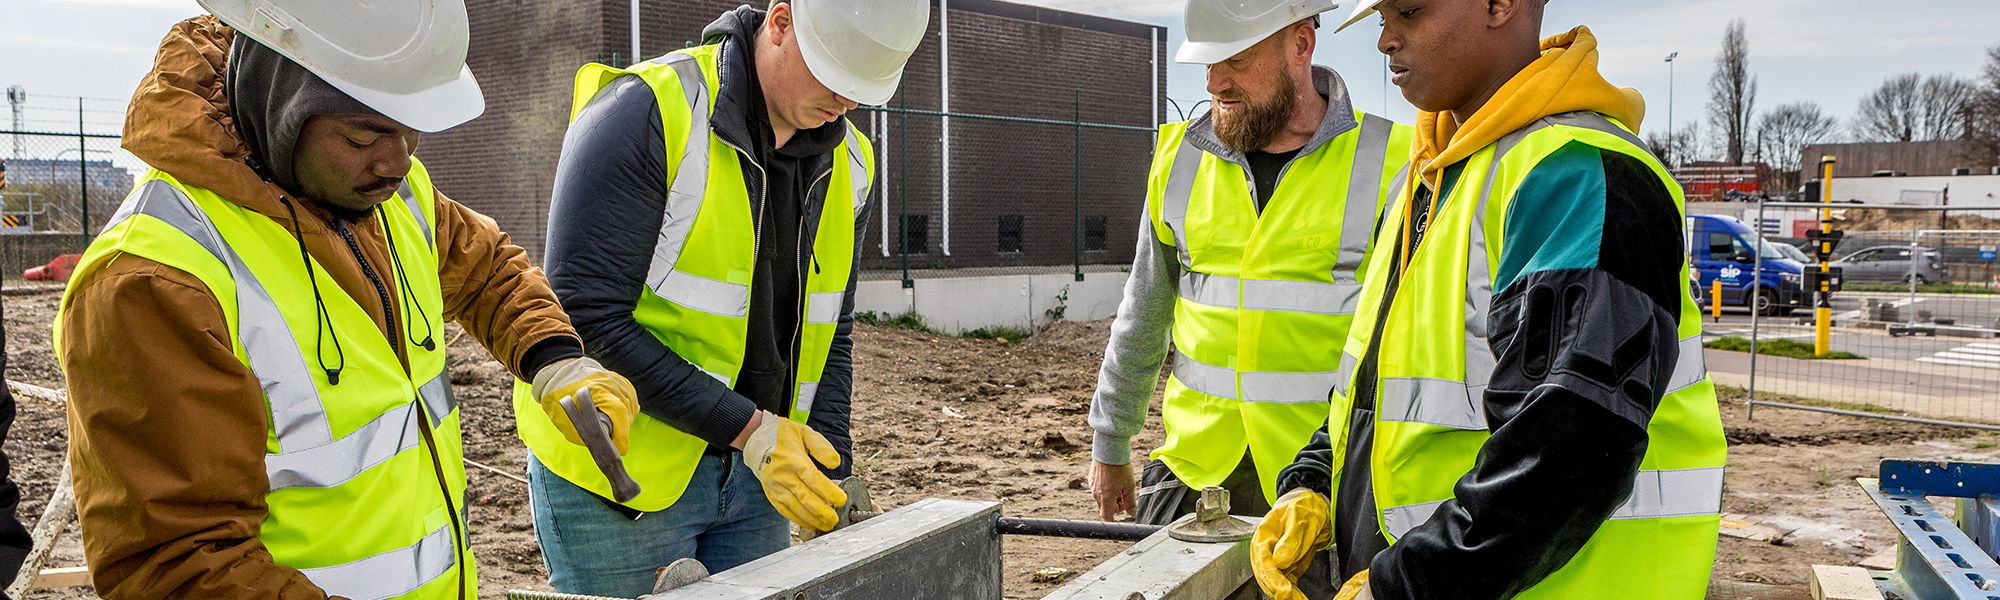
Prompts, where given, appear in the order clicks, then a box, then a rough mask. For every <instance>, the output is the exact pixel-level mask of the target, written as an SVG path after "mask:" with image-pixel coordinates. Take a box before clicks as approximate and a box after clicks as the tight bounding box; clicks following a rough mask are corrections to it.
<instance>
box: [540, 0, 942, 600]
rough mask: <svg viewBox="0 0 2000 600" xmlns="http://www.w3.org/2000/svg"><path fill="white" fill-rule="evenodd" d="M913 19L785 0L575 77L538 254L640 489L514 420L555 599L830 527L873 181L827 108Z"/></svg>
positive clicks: (879, 61) (887, 61) (873, 85)
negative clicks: (602, 371)
mask: <svg viewBox="0 0 2000 600" xmlns="http://www.w3.org/2000/svg"><path fill="white" fill-rule="evenodd" d="M929 20H930V13H929V5H928V4H927V3H925V2H922V1H921V0H870V1H866V2H853V1H850V2H834V1H832V0H789V1H786V0H780V1H777V2H773V3H772V4H771V5H770V6H769V7H768V10H757V9H754V8H751V7H748V6H745V7H742V8H738V9H736V10H734V11H731V12H728V13H726V14H724V15H722V17H721V18H720V19H718V20H716V21H715V22H714V23H713V24H711V25H709V26H708V28H707V30H706V31H705V32H704V34H703V41H704V42H705V44H706V45H702V46H697V47H693V48H688V49H684V50H679V51H675V52H672V53H669V54H666V55H664V56H660V57H658V58H655V59H652V60H649V61H646V62H643V63H640V64H637V65H633V66H631V67H628V68H623V69H620V68H613V67H609V66H605V65H598V64H593V65H587V66H585V67H583V69H582V70H580V71H579V72H578V73H577V79H576V96H575V101H574V104H573V106H572V113H571V114H572V121H571V124H570V129H569V132H568V134H567V136H566V137H565V139H564V141H563V150H562V158H561V161H560V162H559V163H558V165H557V168H556V181H555V186H554V187H555V190H554V197H553V199H552V201H551V206H550V209H549V233H548V246H547V256H546V259H545V261H544V264H545V265H546V268H547V269H548V273H549V279H550V281H551V282H553V283H554V286H555V289H556V294H557V296H559V297H560V298H561V299H562V303H563V306H564V307H565V308H566V309H567V310H568V311H569V314H570V315H571V318H572V319H573V320H574V322H575V323H576V326H577V330H578V332H579V333H580V334H582V336H583V340H584V346H585V349H586V352H587V353H588V354H589V355H590V356H592V357H594V358H596V359H597V360H599V361H602V362H603V363H604V364H605V365H607V367H609V368H611V369H613V370H616V371H618V372H621V373H626V374H629V375H630V377H631V378H632V381H633V384H634V385H635V386H636V387H637V388H638V390H639V398H640V401H639V404H640V409H641V411H642V415H641V416H640V417H639V419H638V421H637V422H636V423H635V424H634V426H633V430H632V436H631V440H632V441H631V447H630V449H629V451H628V452H627V453H626V454H625V457H624V460H625V461H626V465H627V467H628V468H629V470H630V472H631V474H632V475H633V477H634V478H635V479H636V480H637V482H638V483H639V484H640V488H641V491H640V493H639V494H638V495H637V496H635V497H632V498H630V499H628V500H625V501H623V502H617V501H613V500H611V499H610V498H612V496H613V494H612V493H611V490H610V484H609V483H608V482H607V480H606V478H605V476H604V475H602V474H601V473H600V472H599V470H598V468H597V467H596V465H595V463H593V462H592V459H591V458H590V456H589V455H588V454H587V453H586V452H584V451H582V449H581V448H571V447H568V445H566V444H564V443H562V442H563V440H562V438H561V436H560V434H559V433H557V432H556V431H555V429H554V428H553V427H552V426H551V424H550V423H549V422H547V421H546V420H542V419H537V418H533V417H532V416H529V417H524V418H523V419H522V421H521V423H520V432H521V437H522V439H523V440H525V441H526V442H527V444H528V447H529V449H530V450H531V451H532V460H531V463H530V467H529V478H530V482H531V495H530V498H531V501H532V505H533V509H534V518H535V530H536V534H537V536H538V537H539V539H540V541H541V545H542V553H543V556H544V558H545V560H546V561H547V562H548V566H549V579H550V583H551V585H553V586H554V587H555V588H556V589H557V590H558V591H561V592H568V593H577V594H595V595H603V596H626V597H631V596H638V595H641V594H645V593H648V592H650V591H651V589H652V583H653V577H654V571H655V570H656V569H658V568H660V567H662V566H665V565H667V564H669V563H671V562H673V561H675V560H678V559H680V558H687V557H692V558H695V559H698V560H700V561H701V562H702V564H703V565H704V566H706V567H707V569H708V570H709V571H711V572H719V571H723V570H726V569H729V568H732V567H735V566H737V565H740V564H743V563H745V562H749V561H751V560H754V559H756V558H759V557H762V556H764V555H767V554H770V553H773V552H776V551H778V550H781V549H784V548H785V547H786V546H787V545H789V543H790V527H789V525H788V524H787V520H789V521H791V522H793V523H797V524H798V525H799V526H800V527H801V528H802V529H811V530H816V531H826V530H830V529H832V528H833V526H834V523H835V522H836V517H835V512H834V507H835V506H838V505H841V504H842V503H844V502H845V501H846V496H845V494H843V493H842V492H841V491H840V489H839V488H838V487H837V486H836V485H835V484H834V483H833V479H836V478H840V477H844V476H845V475H846V474H847V472H848V471H849V469H850V468H851V467H850V465H851V462H852V461H851V459H850V447H851V441H850V437H849V434H848V406H849V395H850V393H851V392H852V382H853V378H852V348H853V341H852V340H851V339H850V338H849V336H848V334H849V331H850V330H851V329H852V327H853V312H854V286H855V281H856V279H855V273H856V271H855V268H854V267H855V259H856V258H857V256H858V255H857V253H856V248H857V247H858V246H859V244H858V243H857V239H856V236H857V235H859V233H860V232H861V231H862V229H861V224H862V223H863V222H864V221H865V219H866V217H867V214H868V213H869V210H868V209H869V205H868V202H867V198H868V190H869V182H870V181H872V180H873V179H874V175H873V174H874V158H873V157H874V152H873V149H872V147H871V146H870V145H869V142H868V140H867V139H865V138H863V137H862V136H861V134H860V132H859V130H858V129H856V128H855V127H854V126H852V125H851V124H850V123H848V121H847V120H846V119H845V118H843V116H842V115H843V114H844V113H846V112H847V111H850V110H853V109H854V108H855V107H856V106H857V105H859V104H881V103H883V102H885V101H887V100H888V99H889V98H890V97H891V96H892V95H893V94H894V92H895V90H896V87H897V85H898V83H899V81H900V79H901V76H902V69H903V65H904V63H905V62H907V61H908V59H909V56H910V54H911V53H912V52H914V51H915V50H916V47H917V44H918V42H919V41H920V40H921V38H922V37H923V34H924V30H925V28H926V26H927V25H928V23H929ZM663 142H664V143H663ZM524 401H525V400H524Z"/></svg>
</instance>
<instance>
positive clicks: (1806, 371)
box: [1690, 202, 2000, 430]
mask: <svg viewBox="0 0 2000 600" xmlns="http://www.w3.org/2000/svg"><path fill="white" fill-rule="evenodd" d="M1754 206H1755V208H1751V209H1746V211H1745V212H1746V214H1745V217H1746V218H1745V219H1743V220H1744V221H1745V222H1750V223H1755V224H1756V226H1755V228H1756V229H1757V230H1758V231H1759V232H1760V233H1762V234H1764V241H1765V242H1766V243H1763V244H1758V246H1761V247H1759V248H1755V249H1754V250H1753V254H1754V256H1755V259H1756V260H1755V261H1754V263H1752V264H1747V265H1740V267H1739V268H1738V270H1739V271H1741V272H1740V273H1729V272H1728V271H1729V270H1730V268H1731V267H1730V265H1727V264H1723V265H1719V266H1718V263H1717V261H1714V260H1706V261H1705V260H1703V258H1704V254H1703V251H1704V250H1705V249H1704V248H1700V247H1698V246H1699V245H1701V244H1706V243H1709V242H1708V240H1704V239H1699V238H1697V239H1696V240H1694V243H1692V244H1690V250H1691V253H1692V258H1693V259H1694V260H1693V264H1694V266H1695V267H1696V269H1697V271H1701V270H1703V269H1704V268H1706V269H1708V270H1712V271H1716V273H1715V274H1716V275H1717V277H1715V278H1714V279H1722V280H1724V285H1725V286H1728V285H1731V282H1730V281H1729V280H1730V279H1734V280H1736V281H1750V282H1765V283H1763V284H1761V285H1760V288H1763V287H1768V286H1773V285H1775V286H1786V285H1798V286H1800V287H1799V288H1798V289H1796V290H1776V289H1760V290H1759V291H1760V292H1761V293H1762V294H1767V296H1766V297H1765V299H1764V301H1762V302H1759V301H1757V300H1754V299H1753V298H1754V297H1747V298H1746V297H1744V296H1742V295H1738V296H1737V297H1738V299H1739V301H1740V302H1741V305H1738V306H1732V305H1731V304H1733V303H1732V302H1730V301H1729V300H1728V299H1727V296H1728V295H1727V294H1725V301H1724V303H1723V307H1724V310H1723V311H1722V313H1723V316H1722V318H1720V319H1714V318H1709V319H1708V320H1709V322H1708V323H1707V325H1706V327H1705V335H1704V345H1705V346H1706V347H1707V348H1708V349H1709V350H1708V351H1707V352H1706V353H1705V355H1706V358H1707V365H1708V368H1709V371H1710V373H1711V375H1712V376H1713V377H1714V379H1715V381H1716V382H1717V383H1718V384H1721V385H1731V386H1738V387H1743V388H1747V389H1748V391H1749V394H1750V403H1751V408H1750V411H1751V415H1752V417H1753V418H1754V415H1755V413H1756V410H1757V407H1781V408H1792V409H1804V410H1816V411H1822V412H1834V413H1840V414H1850V415H1855V416H1865V417H1874V418H1885V419H1893V420H1903V421H1916V422H1928V423H1936V424H1944V425H1953V426H1961V427H1972V428H1980V429H1995V430H2000V207H1992V208H1986V207H1940V206H1900V205H1885V206H1865V205H1851V204H1845V205H1844V204H1835V205H1831V206H1833V207H1835V208H1832V209H1830V210H1829V211H1828V212H1829V213H1830V217H1831V218H1832V220H1833V229H1835V230H1838V231H1840V232H1841V236H1842V237H1841V239H1840V241H1839V242H1838V244H1837V245H1836V246H1835V250H1834V252H1833V253H1832V254H1831V255H1830V256H1829V258H1830V259H1831V260H1830V261H1829V266H1830V267H1833V268H1835V269H1838V270H1839V273H1840V289H1839V291H1836V292H1834V293H1832V294H1831V295H1830V297H1829V302H1828V312H1829V317H1830V318H1829V319H1828V321H1829V326H1828V327H1827V328H1826V331H1825V333H1824V334H1822V333H1821V332H1820V331H1819V328H1818V323H1817V319H1816V314H1815V310H1816V308H1817V306H1816V299H1815V297H1814V294H1813V293H1812V292H1811V291H1810V289H1809V288H1808V286H1810V281H1811V279H1810V275H1809V274H1802V275H1806V276H1805V277H1792V276H1788V275H1785V274H1784V273H1783V272H1784V271H1789V270H1790V269H1792V268H1794V267H1792V266H1790V265H1791V264H1793V263H1796V264H1798V265H1801V266H1802V267H1803V270H1804V271H1808V272H1810V271H1817V270H1819V268H1820V263H1819V261H1818V258H1817V257H1816V256H1815V255H1814V252H1813V250H1814V248H1813V242H1812V241H1811V240H1810V239H1808V237H1807V236H1808V235H1810V234H1808V233H1806V231H1807V230H1816V229H1818V219H1819V212H1820V211H1819V209H1818V208H1817V206H1818V205H1808V204H1805V203H1779V202H1772V203H1760V204H1757V205H1754ZM1788 233H1789V234H1795V235H1789V236H1788V235H1781V234H1788ZM1715 250H1717V251H1719V247H1718V248H1716V249H1715ZM1773 255H1777V256H1778V257H1781V258H1774V257H1773ZM1711 257H1712V256H1711ZM1773 270H1775V271H1780V273H1778V274H1777V275H1778V276H1777V277H1772V275H1773V274H1772V273H1770V272H1769V271H1773ZM1728 275H1734V277H1729V276H1728ZM1702 281H1703V282H1704V283H1710V284H1711V285H1710V286H1709V287H1706V288H1704V289H1702V290H1701V292H1702V293H1703V294H1704V295H1708V296H1711V297H1710V298H1709V301H1710V302H1712V301H1713V297H1712V294H1713V293H1714V291H1715V288H1714V287H1713V286H1712V282H1713V279H1711V278H1708V277H1704V278H1702ZM1788 292H1789V293H1788ZM1788 298H1798V300H1799V305H1798V306H1796V307H1793V306H1788V305H1787V304H1786V303H1785V302H1783V300H1785V299H1788ZM1752 305H1761V306H1765V307H1767V308H1766V309H1765V310H1761V311H1759V310H1752V308H1751V307H1752ZM1704 316H1705V317H1707V316H1708V315H1704ZM1821 335H1825V340H1826V349H1827V350H1829V352H1828V353H1826V354H1823V355H1822V354H1819V353H1818V350H1819V348H1818V347H1817V344H1818V342H1819V339H1820V337H1819V336H1821Z"/></svg>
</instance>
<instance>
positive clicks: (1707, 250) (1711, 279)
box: [1687, 215, 1807, 315]
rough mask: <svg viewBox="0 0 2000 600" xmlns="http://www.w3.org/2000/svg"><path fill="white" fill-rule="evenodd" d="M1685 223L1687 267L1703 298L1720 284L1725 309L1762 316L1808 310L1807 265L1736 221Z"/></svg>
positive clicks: (1693, 218) (1709, 218) (1697, 218)
mask: <svg viewBox="0 0 2000 600" xmlns="http://www.w3.org/2000/svg"><path fill="white" fill-rule="evenodd" d="M1687 223H1688V235H1687V240H1688V264H1689V265H1691V266H1693V267H1694V270H1695V271H1697V272H1698V273H1699V274H1700V275H1699V276H1700V279H1701V283H1700V285H1699V287H1700V289H1701V290H1702V295H1703V296H1704V297H1705V296H1707V295H1708V289H1709V286H1712V285H1715V282H1716V281H1721V282H1722V304H1723V305H1724V306H1751V307H1754V309H1755V310H1756V311H1758V312H1759V313H1761V314H1764V315H1787V314H1791V312H1792V311H1793V310H1796V309H1800V308H1805V307H1806V306H1807V294H1806V292H1805V279H1804V278H1805V276H1804V272H1805V264H1804V263H1801V262H1799V261H1797V260H1794V259H1793V258H1791V257H1790V255H1788V254H1786V253H1785V252H1784V251H1783V250H1780V249H1779V248H1778V247H1777V245H1776V244H1772V243H1770V242H1767V241H1764V238H1763V236H1760V235H1758V234H1757V232H1756V231H1755V230H1752V229H1750V226H1748V225H1745V224H1743V222H1742V221H1738V220H1736V219H1734V218H1731V217H1725V216H1719V215H1690V216H1688V218H1687ZM1758 245H1762V246H1763V252H1762V255H1763V261H1762V263H1759V262H1758V254H1759V253H1758V252H1757V251H1756V250H1754V248H1757V247H1758ZM1760 264H1761V267H1760V266H1759V265H1760Z"/></svg>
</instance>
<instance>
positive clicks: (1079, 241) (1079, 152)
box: [1069, 88, 1083, 281]
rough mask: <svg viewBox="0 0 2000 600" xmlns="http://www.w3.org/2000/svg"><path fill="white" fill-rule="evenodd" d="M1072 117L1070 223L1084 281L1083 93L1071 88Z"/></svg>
mask: <svg viewBox="0 0 2000 600" xmlns="http://www.w3.org/2000/svg"><path fill="white" fill-rule="evenodd" d="M1069 93H1070V115H1071V118H1073V119H1075V121H1076V128H1075V130H1076V139H1075V140H1073V141H1072V142H1071V144H1070V148H1071V150H1070V171H1071V173H1072V175H1074V176H1075V178H1076V181H1075V182H1074V184H1073V187H1072V188H1071V189H1070V196H1069V205H1070V210H1071V212H1072V213H1073V215H1072V217H1073V218H1072V219H1071V221H1070V233H1074V234H1076V235H1074V236H1072V237H1074V238H1075V239H1073V240H1071V244H1072V247H1073V248H1074V250H1075V260H1074V261H1073V262H1074V263H1075V265H1076V280H1077V281H1083V92H1081V91H1079V90H1077V89H1075V88H1071V89H1070V91H1069Z"/></svg>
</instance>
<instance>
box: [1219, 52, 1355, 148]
mask: <svg viewBox="0 0 2000 600" xmlns="http://www.w3.org/2000/svg"><path fill="white" fill-rule="evenodd" d="M1313 89H1315V90H1318V91H1319V95H1321V96H1325V97H1326V115H1325V116H1322V117H1320V120H1319V130H1317V131H1314V132H1313V136H1312V137H1311V138H1310V139H1307V140H1306V145H1304V146H1301V147H1299V153H1298V155H1297V156H1305V155H1308V154H1312V153H1313V152H1314V151H1317V150H1319V148H1320V146H1324V145H1326V143H1327V142H1330V141H1333V138H1336V137H1340V134H1343V133H1347V131H1348V130H1350V129H1354V128H1355V127H1359V126H1360V124H1359V123H1356V122H1355V121H1354V102H1353V100H1351V99H1349V98H1348V97H1347V82H1344V81H1341V79H1340V74H1339V73H1335V72H1334V71H1333V68H1332V67H1327V66H1325V65H1313ZM1213 119H1214V113H1213V111H1204V112H1202V113H1201V115H1200V116H1197V117H1195V118H1194V121H1192V122H1190V123H1188V129H1187V139H1188V143H1191V144H1194V147H1195V148H1199V149H1201V151H1202V152H1207V153H1209V154H1213V155H1215V156H1216V157H1217V158H1221V159H1223V160H1226V161H1229V162H1233V163H1236V164H1237V165H1239V166H1241V167H1243V170H1244V171H1245V172H1248V171H1249V170H1250V161H1249V159H1246V158H1244V157H1243V153H1242V152H1239V151H1237V150H1236V149H1234V148H1230V147H1229V146H1228V145H1226V144H1223V143H1222V138H1219V137H1216V136H1215V123H1214V121H1213ZM1294 159H1295V160H1296V157H1295V158H1294Z"/></svg>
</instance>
